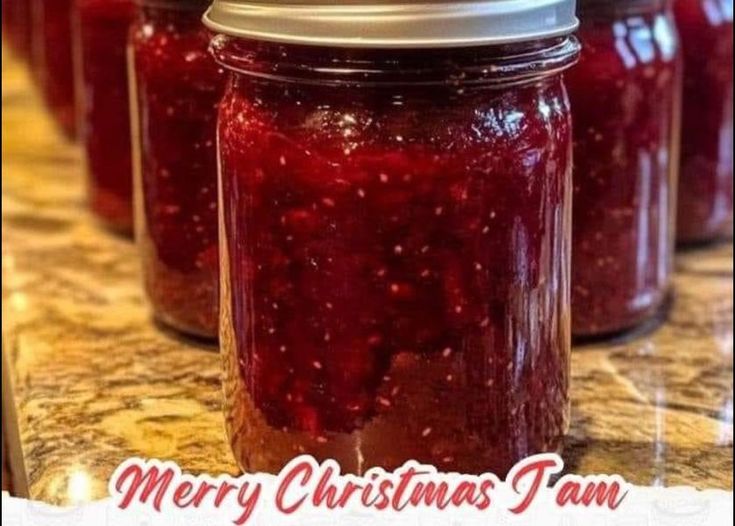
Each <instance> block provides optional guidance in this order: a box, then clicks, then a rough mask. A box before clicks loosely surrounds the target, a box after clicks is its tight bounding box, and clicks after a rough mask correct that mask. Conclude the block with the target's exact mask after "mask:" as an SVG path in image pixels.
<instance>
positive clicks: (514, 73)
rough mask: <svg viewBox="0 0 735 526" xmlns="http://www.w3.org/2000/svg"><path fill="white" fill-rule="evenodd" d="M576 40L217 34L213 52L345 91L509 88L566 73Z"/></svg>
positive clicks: (285, 77)
mask: <svg viewBox="0 0 735 526" xmlns="http://www.w3.org/2000/svg"><path fill="white" fill-rule="evenodd" d="M579 50H580V46H579V42H578V41H577V39H576V38H575V37H573V36H568V37H561V38H553V39H549V40H543V41H536V42H529V43H520V44H506V45H499V46H483V47H471V48H454V49H453V48H449V49H446V48H442V49H353V48H326V47H318V46H299V45H292V44H277V43H272V42H263V41H253V40H245V39H241V38H236V37H231V36H227V35H217V36H216V37H215V38H214V39H213V40H212V44H211V51H212V54H213V55H214V57H215V59H216V60H217V62H219V63H220V64H222V65H223V66H224V67H226V68H228V69H230V70H232V71H235V72H237V73H241V74H244V75H249V76H252V77H257V78H261V79H268V80H272V81H280V82H297V83H305V84H317V85H332V86H336V87H341V86H368V85H387V86H395V85H416V86H420V85H452V86H457V87H464V86H468V87H469V86H497V87H501V86H508V85H513V84H519V83H527V82H534V81H536V80H538V79H540V78H543V77H545V76H549V75H553V74H558V73H561V72H562V71H563V70H565V69H567V68H569V67H570V66H572V65H573V64H574V63H575V62H576V61H577V58H578V56H579Z"/></svg>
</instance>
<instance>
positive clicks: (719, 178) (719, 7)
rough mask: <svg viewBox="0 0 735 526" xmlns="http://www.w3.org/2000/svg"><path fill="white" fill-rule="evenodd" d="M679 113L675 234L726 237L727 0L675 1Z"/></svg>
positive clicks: (729, 121)
mask: <svg viewBox="0 0 735 526" xmlns="http://www.w3.org/2000/svg"><path fill="white" fill-rule="evenodd" d="M674 12H675V14H676V22H677V24H678V27H679V33H680V35H681V39H682V48H683V50H684V116H683V123H684V126H683V135H682V148H681V179H680V183H679V190H680V191H679V213H678V225H677V227H678V229H677V237H678V240H679V241H680V242H683V243H693V242H694V243H696V242H702V241H711V240H714V239H717V238H720V237H723V236H731V235H732V165H733V157H732V141H733V134H732V129H733V106H732V100H733V77H732V75H733V70H732V49H733V29H732V27H733V26H732V20H733V2H732V0H678V1H677V2H676V3H675V4H674Z"/></svg>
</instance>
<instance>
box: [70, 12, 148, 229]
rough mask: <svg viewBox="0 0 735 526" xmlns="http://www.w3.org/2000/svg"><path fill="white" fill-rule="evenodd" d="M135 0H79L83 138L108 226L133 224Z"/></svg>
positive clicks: (97, 207)
mask: <svg viewBox="0 0 735 526" xmlns="http://www.w3.org/2000/svg"><path fill="white" fill-rule="evenodd" d="M133 10H134V4H133V0H75V11H74V13H75V17H76V25H77V27H78V45H77V57H78V64H77V73H78V81H77V86H78V87H79V94H80V96H79V97H78V98H79V103H80V106H81V121H80V140H81V142H82V144H83V147H84V153H85V162H86V168H87V189H88V195H89V203H90V207H91V209H92V212H93V213H94V214H95V216H96V217H97V218H98V219H99V220H100V221H101V222H102V223H103V224H105V225H106V226H108V227H109V228H111V229H113V230H115V231H118V232H121V233H125V234H131V233H132V230H133V175H132V174H133V172H132V164H131V153H130V108H129V94H128V68H127V43H128V32H129V30H130V23H131V22H132V20H133Z"/></svg>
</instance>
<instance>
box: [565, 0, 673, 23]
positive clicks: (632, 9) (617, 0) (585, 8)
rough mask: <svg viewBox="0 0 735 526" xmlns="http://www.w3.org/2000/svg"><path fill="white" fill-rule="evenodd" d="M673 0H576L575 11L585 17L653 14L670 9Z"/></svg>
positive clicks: (583, 18) (582, 17)
mask: <svg viewBox="0 0 735 526" xmlns="http://www.w3.org/2000/svg"><path fill="white" fill-rule="evenodd" d="M672 5H673V0H578V4H577V11H578V12H579V16H580V18H581V19H582V23H583V24H584V22H585V20H586V19H590V18H593V19H596V18H614V17H621V16H628V15H645V14H653V13H658V12H661V11H666V10H667V9H670V8H671V6H672Z"/></svg>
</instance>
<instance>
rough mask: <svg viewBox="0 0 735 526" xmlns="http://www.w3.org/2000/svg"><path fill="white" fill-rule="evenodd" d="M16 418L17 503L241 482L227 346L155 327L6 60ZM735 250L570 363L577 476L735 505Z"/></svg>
mask: <svg viewBox="0 0 735 526" xmlns="http://www.w3.org/2000/svg"><path fill="white" fill-rule="evenodd" d="M3 64H4V70H3V89H2V104H3V117H2V131H3V140H2V169H3V176H2V208H3V212H2V225H3V226H2V236H3V237H2V241H3V247H2V269H3V270H2V298H3V299H2V314H3V323H2V336H3V402H4V418H5V421H6V423H7V424H8V425H7V427H6V429H7V442H8V454H9V457H10V461H11V462H10V463H11V469H12V472H13V478H14V490H15V491H16V492H17V493H18V494H20V495H22V496H30V497H31V498H34V499H38V500H44V501H47V502H51V503H59V504H66V503H70V502H76V501H84V500H89V499H97V498H101V497H103V496H105V494H106V484H107V478H108V477H109V475H110V474H111V473H112V470H113V469H114V468H115V467H116V466H117V464H118V463H119V462H120V461H122V460H123V459H125V458H127V457H129V456H134V455H135V456H142V457H158V458H166V459H173V460H175V461H177V462H178V463H179V464H180V465H181V466H182V468H183V469H185V470H189V471H193V472H199V471H207V472H209V473H220V472H226V473H237V467H236V465H235V463H234V460H233V458H232V456H231V454H230V451H229V447H228V444H227V441H226V438H225V433H224V424H223V417H222V415H221V410H220V392H221V391H220V385H219V371H220V362H219V356H218V355H217V349H216V348H215V347H208V346H206V345H203V344H195V343H192V342H190V341H185V340H182V339H179V338H177V337H176V336H175V335H174V334H172V333H169V332H166V331H165V330H163V329H161V328H160V327H157V326H156V325H155V324H154V323H153V322H152V321H151V318H150V313H149V311H148V309H147V307H146V304H145V302H144V298H143V296H142V291H141V287H140V277H139V269H138V262H137V259H136V253H135V247H134V246H133V244H132V243H131V242H130V241H129V240H127V239H124V238H120V237H116V236H114V235H111V234H109V233H107V232H105V231H103V230H102V229H101V228H100V227H99V226H98V225H96V224H95V222H94V220H93V219H92V218H91V217H90V216H89V215H88V213H87V212H86V211H85V208H84V184H83V176H82V168H81V165H80V159H79V151H78V149H77V148H76V147H75V146H73V145H71V144H69V143H66V142H64V140H63V139H62V138H61V137H60V135H58V134H57V132H56V130H55V129H54V127H53V125H52V123H51V122H50V121H49V120H48V117H47V116H46V115H45V114H44V112H43V111H42V109H41V107H40V103H39V101H38V97H37V94H35V93H34V92H33V90H32V89H31V88H30V83H29V80H28V78H27V74H26V72H25V70H23V68H22V67H20V66H19V65H18V64H17V63H14V62H13V61H12V60H6V57H4V60H3ZM732 256H733V254H732V245H731V244H724V245H719V246H717V247H713V248H709V249H705V250H700V251H695V252H689V253H685V254H681V255H680V256H679V257H678V258H677V274H676V294H675V297H674V298H673V300H672V302H671V305H670V308H669V309H668V310H667V312H666V313H663V314H662V322H661V323H658V324H655V325H651V326H649V327H648V328H644V329H641V330H640V331H638V334H637V335H629V336H628V337H627V338H626V339H624V340H619V341H615V342H607V343H605V344H596V345H588V346H582V347H578V348H575V351H574V359H573V393H572V396H573V400H574V408H573V415H574V416H573V422H572V430H571V433H570V436H569V440H568V444H567V450H566V453H565V458H566V460H567V463H568V466H569V468H570V469H573V470H575V471H577V472H581V473H593V472H600V473H602V472H605V473H610V472H617V473H620V474H622V475H623V476H625V477H626V478H628V479H629V480H630V481H632V482H635V483H638V484H643V485H652V484H666V485H682V484H684V485H693V486H696V487H700V488H724V489H732V485H733V479H732V466H733V452H732V405H733V385H732V347H733V327H732V292H733V283H732V277H733V262H732Z"/></svg>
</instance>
